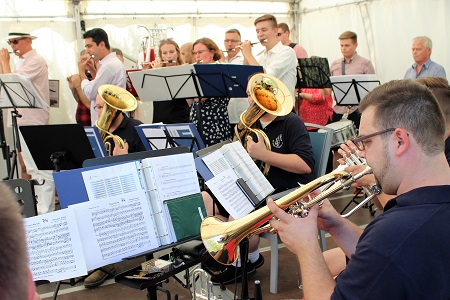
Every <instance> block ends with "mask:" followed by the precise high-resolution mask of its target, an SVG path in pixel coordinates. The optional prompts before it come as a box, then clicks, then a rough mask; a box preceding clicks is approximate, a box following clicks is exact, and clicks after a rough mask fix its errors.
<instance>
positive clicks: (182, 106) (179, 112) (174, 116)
mask: <svg viewBox="0 0 450 300" xmlns="http://www.w3.org/2000/svg"><path fill="white" fill-rule="evenodd" d="M158 54H159V58H157V59H155V60H154V61H152V62H151V63H150V65H151V66H152V68H153V69H155V68H164V67H172V66H180V65H183V64H184V61H183V57H182V55H181V53H180V47H179V46H178V44H177V43H176V42H175V41H174V40H173V39H171V38H169V39H164V40H161V41H160V44H159V50H158ZM158 122H162V123H164V124H177V123H188V122H189V103H188V102H187V100H186V99H176V100H168V101H155V102H153V123H158Z"/></svg>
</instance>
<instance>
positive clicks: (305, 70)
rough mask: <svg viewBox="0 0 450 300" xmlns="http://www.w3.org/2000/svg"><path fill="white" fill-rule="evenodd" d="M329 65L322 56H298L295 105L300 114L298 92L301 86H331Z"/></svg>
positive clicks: (319, 87) (320, 87) (321, 87)
mask: <svg viewBox="0 0 450 300" xmlns="http://www.w3.org/2000/svg"><path fill="white" fill-rule="evenodd" d="M330 76H331V73H330V67H329V65H328V59H326V58H322V57H311V58H299V59H298V64H297V83H296V85H295V88H297V89H298V95H297V99H296V102H297V107H298V115H300V105H301V99H300V93H301V89H302V88H318V89H323V88H331V82H330Z"/></svg>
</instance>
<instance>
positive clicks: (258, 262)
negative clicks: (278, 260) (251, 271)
mask: <svg viewBox="0 0 450 300" xmlns="http://www.w3.org/2000/svg"><path fill="white" fill-rule="evenodd" d="M249 264H250V265H253V268H255V269H259V268H261V267H262V265H263V264H264V257H263V256H262V255H261V254H259V257H258V259H257V260H256V261H255V262H253V263H252V262H250V263H249Z"/></svg>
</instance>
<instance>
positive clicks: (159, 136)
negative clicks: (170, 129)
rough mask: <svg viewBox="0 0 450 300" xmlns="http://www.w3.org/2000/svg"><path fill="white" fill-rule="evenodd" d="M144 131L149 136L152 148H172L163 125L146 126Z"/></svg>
mask: <svg viewBox="0 0 450 300" xmlns="http://www.w3.org/2000/svg"><path fill="white" fill-rule="evenodd" d="M142 131H143V132H144V135H145V136H146V137H147V140H148V141H149V143H150V147H151V148H152V150H157V149H167V148H171V146H170V144H168V143H167V135H166V133H165V132H164V129H163V127H154V128H144V129H142Z"/></svg>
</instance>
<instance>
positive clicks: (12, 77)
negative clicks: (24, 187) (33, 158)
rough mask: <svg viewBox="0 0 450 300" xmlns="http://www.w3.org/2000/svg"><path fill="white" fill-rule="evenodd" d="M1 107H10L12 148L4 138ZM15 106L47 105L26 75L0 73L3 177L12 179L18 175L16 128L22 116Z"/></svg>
mask: <svg viewBox="0 0 450 300" xmlns="http://www.w3.org/2000/svg"><path fill="white" fill-rule="evenodd" d="M3 108H10V109H12V110H11V121H12V130H13V148H12V150H11V149H10V147H9V145H7V143H6V139H5V128H4V124H3V111H2V109H3ZM17 108H42V109H46V110H48V109H49V106H48V104H47V103H45V101H44V100H43V99H42V97H41V96H40V95H39V93H38V92H37V90H36V88H35V87H34V85H33V83H32V82H31V80H30V79H29V78H28V77H25V76H23V75H19V74H0V147H1V148H2V153H3V158H4V159H5V160H6V169H7V172H8V176H7V177H6V178H5V179H13V178H14V173H16V176H17V177H19V170H18V165H17V154H18V152H21V147H20V139H19V131H18V130H17V118H21V117H22V116H21V115H20V114H19V112H18V110H17Z"/></svg>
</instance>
